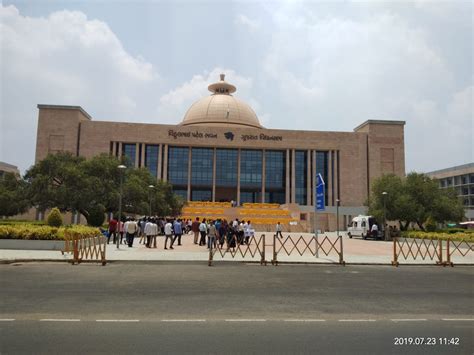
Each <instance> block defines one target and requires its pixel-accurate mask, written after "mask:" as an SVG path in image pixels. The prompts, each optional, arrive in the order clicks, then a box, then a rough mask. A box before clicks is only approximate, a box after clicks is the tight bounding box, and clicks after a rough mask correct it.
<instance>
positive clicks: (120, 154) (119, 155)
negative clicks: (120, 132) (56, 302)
mask: <svg viewBox="0 0 474 355" xmlns="http://www.w3.org/2000/svg"><path fill="white" fill-rule="evenodd" d="M118 145H119V146H118V147H119V148H118V156H117V158H119V160H121V159H122V142H119V143H118Z"/></svg>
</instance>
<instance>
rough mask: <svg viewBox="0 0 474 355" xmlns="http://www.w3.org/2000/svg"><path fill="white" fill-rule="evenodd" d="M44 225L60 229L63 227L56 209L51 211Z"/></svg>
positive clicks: (61, 219)
mask: <svg viewBox="0 0 474 355" xmlns="http://www.w3.org/2000/svg"><path fill="white" fill-rule="evenodd" d="M46 223H47V224H48V226H51V227H61V226H62V225H63V218H62V216H61V212H59V209H57V208H56V207H55V208H53V209H52V210H51V212H50V213H49V215H48V218H47V219H46Z"/></svg>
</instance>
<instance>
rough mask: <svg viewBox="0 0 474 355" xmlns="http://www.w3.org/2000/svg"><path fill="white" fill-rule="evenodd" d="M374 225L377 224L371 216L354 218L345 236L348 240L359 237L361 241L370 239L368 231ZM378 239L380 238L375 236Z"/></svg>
mask: <svg viewBox="0 0 474 355" xmlns="http://www.w3.org/2000/svg"><path fill="white" fill-rule="evenodd" d="M374 223H376V224H377V221H376V220H375V218H374V217H372V216H362V215H359V216H357V217H354V218H353V219H352V222H351V224H349V226H348V228H347V235H348V236H349V238H352V237H361V238H362V239H366V238H367V237H371V235H370V230H371V228H372V225H373V224H374ZM379 237H380V236H379V235H377V238H379Z"/></svg>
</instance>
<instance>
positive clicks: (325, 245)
mask: <svg viewBox="0 0 474 355" xmlns="http://www.w3.org/2000/svg"><path fill="white" fill-rule="evenodd" d="M282 252H284V253H285V254H286V255H287V256H290V255H292V254H296V253H297V254H299V255H300V256H303V254H305V253H306V254H310V255H312V256H314V257H319V254H320V253H322V254H324V255H326V256H329V254H330V253H331V252H334V253H336V254H337V255H338V257H339V264H341V265H345V261H344V251H343V243H342V236H339V237H337V238H336V239H334V240H333V241H332V240H331V239H330V238H329V237H327V236H323V237H319V236H312V237H309V238H308V237H306V238H305V237H304V236H300V237H299V238H298V237H295V238H293V236H291V235H289V236H287V237H286V238H284V237H283V238H278V237H277V236H276V235H274V236H273V259H272V264H273V265H278V254H279V253H282Z"/></svg>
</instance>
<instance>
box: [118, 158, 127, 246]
mask: <svg viewBox="0 0 474 355" xmlns="http://www.w3.org/2000/svg"><path fill="white" fill-rule="evenodd" d="M117 168H118V169H119V174H120V190H119V194H120V198H119V215H118V225H119V235H120V233H123V230H122V227H121V223H122V185H123V171H124V170H125V169H127V167H126V166H125V165H119V166H117ZM119 235H118V236H117V249H120V236H119Z"/></svg>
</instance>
